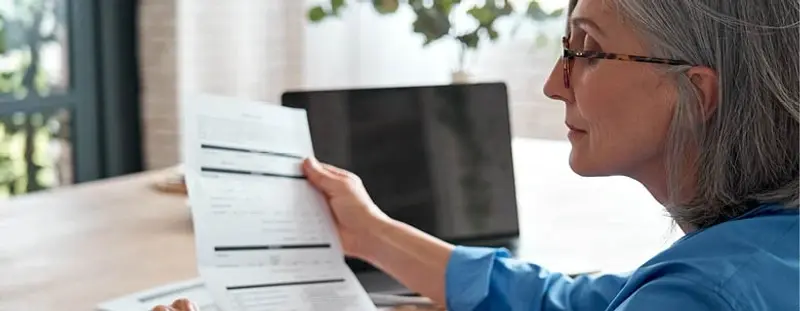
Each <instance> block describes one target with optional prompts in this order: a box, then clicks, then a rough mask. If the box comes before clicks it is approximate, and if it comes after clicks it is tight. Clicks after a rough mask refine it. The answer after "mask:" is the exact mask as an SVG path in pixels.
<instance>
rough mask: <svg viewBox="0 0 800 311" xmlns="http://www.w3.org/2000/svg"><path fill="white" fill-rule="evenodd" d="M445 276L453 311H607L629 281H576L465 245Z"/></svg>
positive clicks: (607, 277) (623, 277)
mask: <svg viewBox="0 0 800 311" xmlns="http://www.w3.org/2000/svg"><path fill="white" fill-rule="evenodd" d="M445 277H446V280H445V295H446V300H447V301H446V303H447V308H448V310H450V311H473V310H474V311H493V310H514V311H517V310H519V311H522V310H525V311H566V310H580V311H593V310H597V311H603V310H605V309H606V308H607V307H608V306H609V305H610V303H611V301H612V299H614V297H615V296H616V295H617V294H618V293H619V291H620V289H621V288H622V286H623V285H624V284H625V282H626V281H627V279H628V277H627V276H626V275H611V274H607V275H600V276H581V277H577V278H575V279H573V278H571V277H569V276H566V275H564V274H561V273H554V272H550V271H547V270H546V269H544V268H542V267H540V266H538V265H536V264H533V263H527V262H523V261H521V260H517V259H513V258H511V254H510V253H509V252H508V251H507V250H505V249H492V248H479V247H464V246H459V247H456V249H455V250H454V251H453V254H452V255H451V257H450V260H449V262H448V265H447V271H446V273H445ZM631 310H633V309H631ZM626 311H627V310H626ZM682 311H685V310H682Z"/></svg>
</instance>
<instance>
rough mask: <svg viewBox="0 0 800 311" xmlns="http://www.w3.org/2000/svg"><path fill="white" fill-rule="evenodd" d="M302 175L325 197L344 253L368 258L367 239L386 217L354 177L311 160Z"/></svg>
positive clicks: (305, 162) (356, 177) (305, 165)
mask: <svg viewBox="0 0 800 311" xmlns="http://www.w3.org/2000/svg"><path fill="white" fill-rule="evenodd" d="M303 171H304V172H305V174H306V176H307V177H308V180H309V181H310V183H311V184H312V185H313V186H314V187H316V188H317V189H318V190H319V191H320V192H322V194H323V195H324V196H325V199H326V200H327V202H328V205H329V206H330V208H331V210H332V214H333V217H334V221H335V223H336V228H337V230H338V231H339V238H340V240H341V241H342V247H343V248H344V251H345V253H346V254H347V255H349V256H354V257H358V258H361V259H364V257H365V256H367V255H369V254H368V253H369V238H370V237H371V236H375V235H376V234H377V233H376V232H373V231H374V230H376V228H378V227H379V225H380V224H381V223H385V222H387V221H390V219H389V217H388V216H386V214H384V213H383V212H382V211H381V210H380V209H379V208H378V207H377V206H376V205H375V203H374V202H372V199H371V198H370V197H369V194H367V190H366V189H364V185H363V184H362V183H361V179H360V178H358V176H356V175H355V174H353V173H351V172H348V171H345V170H343V169H340V168H338V167H334V166H332V165H329V164H323V163H320V162H319V161H317V160H316V159H313V158H312V159H307V160H306V161H304V162H303Z"/></svg>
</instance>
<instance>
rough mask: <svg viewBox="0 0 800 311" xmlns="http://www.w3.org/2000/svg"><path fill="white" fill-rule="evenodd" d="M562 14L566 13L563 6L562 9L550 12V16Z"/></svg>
mask: <svg viewBox="0 0 800 311" xmlns="http://www.w3.org/2000/svg"><path fill="white" fill-rule="evenodd" d="M562 14H564V9H563V8H561V9H558V10H555V11H553V12H550V14H549V16H550V17H559V16H561V15H562Z"/></svg>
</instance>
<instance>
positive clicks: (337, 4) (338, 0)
mask: <svg viewBox="0 0 800 311" xmlns="http://www.w3.org/2000/svg"><path fill="white" fill-rule="evenodd" d="M342 8H344V0H331V11H332V12H333V14H334V15H339V11H340V10H341V9H342Z"/></svg>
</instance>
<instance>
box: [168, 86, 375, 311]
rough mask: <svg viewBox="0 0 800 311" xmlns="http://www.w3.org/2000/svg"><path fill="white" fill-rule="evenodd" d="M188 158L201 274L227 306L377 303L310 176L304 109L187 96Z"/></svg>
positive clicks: (233, 310) (227, 309) (305, 307)
mask: <svg viewBox="0 0 800 311" xmlns="http://www.w3.org/2000/svg"><path fill="white" fill-rule="evenodd" d="M183 100H184V103H183V105H184V107H185V113H184V119H183V124H182V126H183V132H184V135H185V138H184V149H183V150H184V166H185V174H186V182H187V186H188V191H189V200H190V205H191V208H192V217H193V221H194V230H195V239H196V249H197V264H198V269H199V273H200V276H201V278H202V280H203V282H204V283H205V286H206V288H207V290H208V291H209V293H210V294H211V296H212V297H213V299H214V301H215V302H216V303H217V305H218V306H219V307H220V308H221V309H222V310H223V311H271V310H280V311H318V310H319V311H336V310H342V311H349V310H353V311H364V310H376V308H375V305H374V304H373V303H372V302H371V300H370V299H369V296H368V295H367V293H366V291H365V290H364V288H363V287H362V286H361V284H360V283H359V282H358V280H357V279H356V277H355V275H354V274H353V272H352V271H351V270H350V269H349V267H348V266H347V264H346V263H345V260H344V254H343V251H342V248H341V245H340V244H339V239H338V236H337V234H336V231H335V228H334V224H333V220H332V217H331V215H330V211H329V210H328V207H327V206H326V203H325V201H324V200H323V197H322V196H321V194H320V193H318V191H317V190H316V189H314V188H313V187H312V186H311V185H310V184H309V183H308V181H307V180H306V179H305V177H304V175H303V173H302V170H301V163H302V161H303V159H304V158H306V157H309V156H312V155H313V148H312V144H311V135H310V132H309V128H308V121H307V118H306V113H305V111H304V110H300V109H293V108H286V107H281V106H277V105H269V104H264V103H259V102H250V101H245V100H237V99H231V98H225V97H217V96H204V95H197V96H190V97H185V98H184V99H183Z"/></svg>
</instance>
